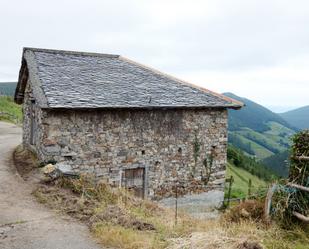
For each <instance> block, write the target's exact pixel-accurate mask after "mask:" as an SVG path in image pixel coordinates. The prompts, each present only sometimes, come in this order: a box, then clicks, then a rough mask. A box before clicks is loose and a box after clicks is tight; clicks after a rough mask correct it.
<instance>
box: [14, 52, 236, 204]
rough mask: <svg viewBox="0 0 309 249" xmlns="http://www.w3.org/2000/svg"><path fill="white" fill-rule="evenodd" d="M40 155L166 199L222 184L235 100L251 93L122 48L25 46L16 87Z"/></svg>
mask: <svg viewBox="0 0 309 249" xmlns="http://www.w3.org/2000/svg"><path fill="white" fill-rule="evenodd" d="M15 102H16V103H18V104H22V103H23V115H24V119H23V145H24V146H26V147H28V148H30V149H31V150H33V151H34V152H35V153H36V154H37V156H38V158H39V160H40V161H42V162H46V163H47V162H48V161H51V160H53V161H55V162H57V163H64V164H67V165H70V166H71V167H72V169H73V170H74V171H78V172H90V173H94V174H95V175H96V177H98V178H101V179H103V180H104V181H107V182H109V183H110V184H112V185H116V186H125V187H127V188H131V189H134V191H135V192H136V194H137V195H139V196H142V197H148V198H151V199H161V198H164V197H168V196H170V195H171V194H172V191H173V187H174V186H175V184H178V186H179V189H180V191H181V193H182V194H187V193H196V192H205V191H208V190H211V189H217V190H220V191H223V188H224V186H223V185H224V179H225V166H226V150H227V109H228V108H233V109H239V108H241V106H242V103H240V102H237V101H235V100H233V99H230V98H227V97H225V96H222V95H220V94H217V93H214V92H211V91H209V90H206V89H203V88H201V87H198V86H194V85H191V84H189V83H187V82H184V81H181V80H179V79H176V78H174V77H171V76H169V75H166V74H164V73H161V72H159V71H156V70H154V69H151V68H148V67H146V66H144V65H141V64H139V63H136V62H134V61H131V60H129V59H127V58H124V57H122V56H119V55H111V54H95V53H83V52H71V51H58V50H47V49H36V48H24V50H23V55H22V63H21V68H20V73H19V80H18V85H17V88H16V92H15Z"/></svg>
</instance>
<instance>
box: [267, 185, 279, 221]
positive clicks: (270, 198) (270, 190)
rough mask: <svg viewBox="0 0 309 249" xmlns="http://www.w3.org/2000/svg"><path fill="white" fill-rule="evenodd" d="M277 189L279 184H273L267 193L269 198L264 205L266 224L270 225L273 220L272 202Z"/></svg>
mask: <svg viewBox="0 0 309 249" xmlns="http://www.w3.org/2000/svg"><path fill="white" fill-rule="evenodd" d="M277 187H278V185H277V184H273V185H271V186H270V187H269V189H268V191H267V196H266V199H265V204H264V220H265V222H266V223H270V221H271V218H270V208H271V201H272V198H273V195H274V193H275V191H276V190H277Z"/></svg>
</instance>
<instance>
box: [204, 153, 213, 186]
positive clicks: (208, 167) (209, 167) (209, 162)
mask: <svg viewBox="0 0 309 249" xmlns="http://www.w3.org/2000/svg"><path fill="white" fill-rule="evenodd" d="M213 162H214V160H213V155H212V154H211V155H210V156H207V155H206V158H205V159H204V160H203V166H204V169H205V175H203V173H202V180H203V182H204V184H205V185H207V184H208V182H209V180H210V176H211V174H212V173H213Z"/></svg>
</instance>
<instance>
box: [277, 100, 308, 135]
mask: <svg viewBox="0 0 309 249" xmlns="http://www.w3.org/2000/svg"><path fill="white" fill-rule="evenodd" d="M279 115H280V116H281V117H282V118H283V119H285V120H286V121H287V122H289V123H290V124H291V125H293V126H295V127H297V128H298V129H301V130H303V129H309V106H304V107H301V108H298V109H295V110H292V111H288V112H284V113H279Z"/></svg>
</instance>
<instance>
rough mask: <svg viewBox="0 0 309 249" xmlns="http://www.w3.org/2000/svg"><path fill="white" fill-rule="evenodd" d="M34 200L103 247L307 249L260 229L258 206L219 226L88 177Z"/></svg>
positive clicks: (298, 240)
mask: <svg viewBox="0 0 309 249" xmlns="http://www.w3.org/2000/svg"><path fill="white" fill-rule="evenodd" d="M34 195H35V196H36V197H37V199H38V200H39V201H40V202H42V203H45V204H46V205H48V206H50V207H52V208H55V209H58V210H59V211H61V212H65V213H67V214H69V215H71V216H73V217H75V218H78V219H80V220H81V221H83V222H85V223H87V224H88V225H89V227H90V229H91V231H92V233H93V234H94V235H95V237H96V238H97V239H98V240H99V241H100V242H101V243H102V244H103V246H107V247H112V248H124V249H135V248H136V249H140V248H143V249H147V248H159V249H160V248H169V249H179V248H197V249H198V248H201V249H202V248H203V249H206V248H207V249H209V248H216V249H220V248H221V249H231V248H232V249H233V248H234V249H237V248H242V249H248V248H256V249H260V248H262V247H261V245H264V246H266V247H265V248H271V249H282V248H283V249H291V248H295V247H294V245H295V244H296V245H298V247H297V248H299V249H305V248H307V243H308V242H309V239H308V236H307V234H306V233H304V232H303V231H301V230H295V231H292V232H286V231H285V230H282V229H281V228H280V227H278V226H276V225H275V224H274V225H272V226H270V227H269V226H266V225H264V224H263V222H262V219H261V216H262V211H261V210H262V202H261V201H260V202H259V201H258V202H255V201H249V202H246V203H243V204H242V205H241V206H239V207H237V208H234V209H232V210H231V211H229V212H228V213H227V214H226V215H224V216H223V217H222V218H221V219H219V220H197V219H194V218H191V217H189V216H188V215H186V214H183V213H182V214H179V216H178V223H177V224H175V219H174V217H175V216H174V211H173V210H170V209H166V208H163V207H160V206H158V205H157V204H156V203H154V202H151V201H147V200H141V199H138V198H135V197H134V196H132V195H131V194H130V193H128V192H126V191H125V190H122V189H115V188H111V187H109V186H107V185H105V184H104V183H95V181H94V180H93V178H92V177H91V176H87V175H84V176H82V177H81V178H80V179H64V178H62V179H59V180H58V181H56V182H48V183H45V184H44V185H42V186H41V187H40V188H38V189H37V190H36V191H35V192H34Z"/></svg>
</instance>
